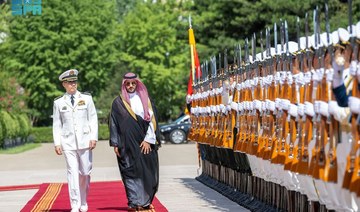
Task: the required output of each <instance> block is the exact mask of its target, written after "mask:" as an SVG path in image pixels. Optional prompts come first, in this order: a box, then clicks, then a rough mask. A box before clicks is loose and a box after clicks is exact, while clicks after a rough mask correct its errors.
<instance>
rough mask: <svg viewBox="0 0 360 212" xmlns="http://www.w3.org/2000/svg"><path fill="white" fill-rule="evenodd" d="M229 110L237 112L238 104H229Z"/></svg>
mask: <svg viewBox="0 0 360 212" xmlns="http://www.w3.org/2000/svg"><path fill="white" fill-rule="evenodd" d="M231 108H232V109H233V110H236V111H237V110H238V103H236V102H231Z"/></svg>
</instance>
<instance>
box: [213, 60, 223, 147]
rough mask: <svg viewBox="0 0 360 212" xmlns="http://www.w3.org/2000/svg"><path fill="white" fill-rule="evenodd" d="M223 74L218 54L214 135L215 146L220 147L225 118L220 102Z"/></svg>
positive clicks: (221, 102)
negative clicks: (215, 126)
mask: <svg viewBox="0 0 360 212" xmlns="http://www.w3.org/2000/svg"><path fill="white" fill-rule="evenodd" d="M223 74H224V69H222V67H221V54H220V53H219V69H218V79H219V81H218V82H219V84H218V86H219V89H218V95H217V106H219V109H218V113H217V133H216V135H215V146H216V147H222V145H223V140H222V139H223V136H224V125H225V120H224V119H225V116H224V113H223V109H224V104H223V101H222V91H223V89H224V88H223Z"/></svg>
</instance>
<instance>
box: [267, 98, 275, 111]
mask: <svg viewBox="0 0 360 212" xmlns="http://www.w3.org/2000/svg"><path fill="white" fill-rule="evenodd" d="M266 108H267V109H268V110H270V111H271V112H274V111H275V102H274V101H271V100H268V99H267V100H266Z"/></svg>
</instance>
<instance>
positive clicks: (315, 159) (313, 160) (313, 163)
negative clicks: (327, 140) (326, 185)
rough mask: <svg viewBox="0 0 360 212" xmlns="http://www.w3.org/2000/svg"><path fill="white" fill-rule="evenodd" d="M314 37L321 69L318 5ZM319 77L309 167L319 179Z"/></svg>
mask: <svg viewBox="0 0 360 212" xmlns="http://www.w3.org/2000/svg"><path fill="white" fill-rule="evenodd" d="M313 22H314V37H315V44H314V48H315V56H314V67H316V68H318V70H319V69H320V57H321V56H320V54H321V47H320V46H319V40H318V39H319V37H318V8H317V7H316V9H315V10H314V19H313ZM316 74H317V73H314V76H316ZM316 80H318V79H314V80H313V82H314V85H315V86H314V88H313V89H314V90H313V96H315V100H314V103H315V105H314V106H313V108H314V111H315V118H314V119H315V123H316V124H315V126H314V129H313V130H314V134H315V135H314V137H313V140H314V141H313V142H315V146H314V148H313V149H312V150H311V152H312V155H311V159H310V167H309V172H308V174H309V175H312V176H313V177H314V178H315V179H319V178H320V169H318V167H317V164H318V161H319V152H320V142H321V141H320V139H321V134H320V133H321V130H322V127H321V116H320V114H319V110H318V107H319V106H318V104H317V103H318V102H317V101H318V100H320V99H321V86H318V84H319V83H320V82H319V81H316Z"/></svg>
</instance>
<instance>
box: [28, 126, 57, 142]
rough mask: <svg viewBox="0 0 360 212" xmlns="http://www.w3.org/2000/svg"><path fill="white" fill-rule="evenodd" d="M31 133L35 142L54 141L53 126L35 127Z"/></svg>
mask: <svg viewBox="0 0 360 212" xmlns="http://www.w3.org/2000/svg"><path fill="white" fill-rule="evenodd" d="M30 134H31V135H32V136H33V137H34V143H51V142H53V134H52V127H33V128H32V130H31V133H30Z"/></svg>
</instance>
